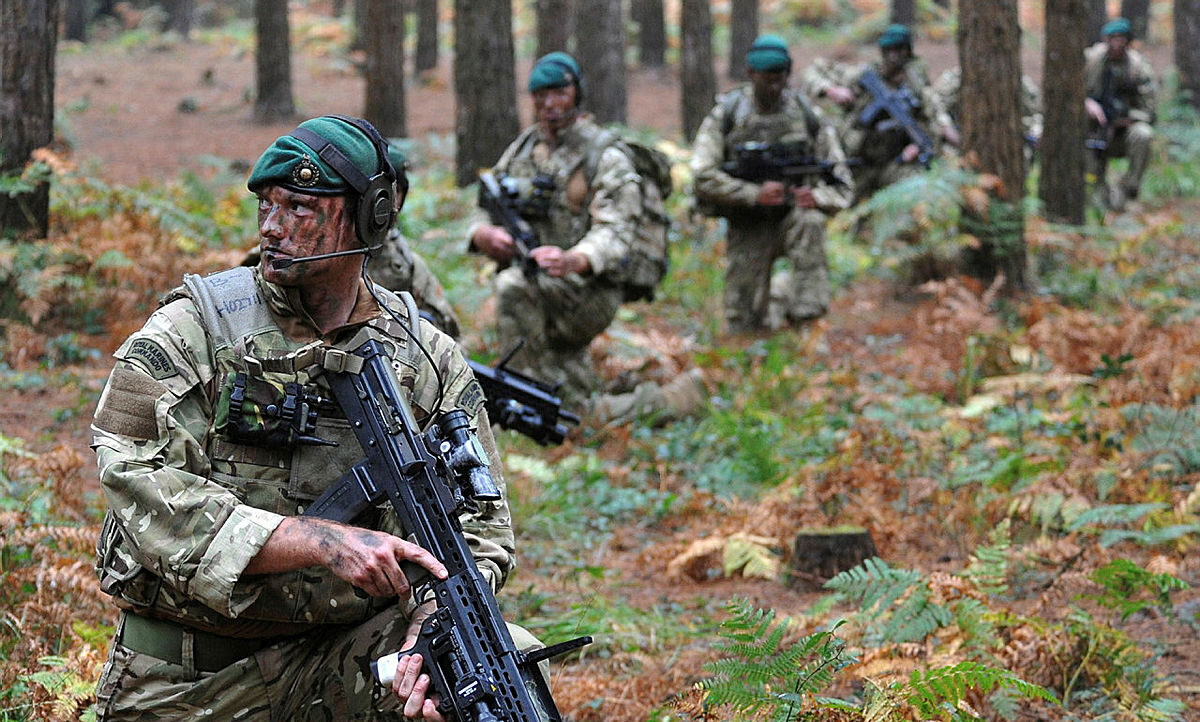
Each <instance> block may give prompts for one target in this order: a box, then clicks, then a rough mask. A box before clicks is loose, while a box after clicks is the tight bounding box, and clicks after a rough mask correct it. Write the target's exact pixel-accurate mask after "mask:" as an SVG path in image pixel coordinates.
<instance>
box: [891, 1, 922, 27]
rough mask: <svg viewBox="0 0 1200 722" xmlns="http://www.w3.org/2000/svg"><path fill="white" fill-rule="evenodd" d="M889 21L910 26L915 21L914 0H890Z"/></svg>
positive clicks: (915, 9) (915, 8)
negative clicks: (890, 12)
mask: <svg viewBox="0 0 1200 722" xmlns="http://www.w3.org/2000/svg"><path fill="white" fill-rule="evenodd" d="M891 22H893V23H900V24H901V25H907V26H909V27H910V28H911V27H912V26H913V25H914V24H916V22H917V1H916V0H892V14H891Z"/></svg>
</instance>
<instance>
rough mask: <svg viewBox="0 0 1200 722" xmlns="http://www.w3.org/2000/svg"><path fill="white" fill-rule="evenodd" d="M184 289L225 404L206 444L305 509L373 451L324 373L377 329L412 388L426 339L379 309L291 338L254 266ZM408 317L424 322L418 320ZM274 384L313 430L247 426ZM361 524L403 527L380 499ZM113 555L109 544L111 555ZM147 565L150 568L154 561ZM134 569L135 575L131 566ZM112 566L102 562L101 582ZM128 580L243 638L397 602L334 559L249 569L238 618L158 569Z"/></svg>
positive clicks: (260, 489)
mask: <svg viewBox="0 0 1200 722" xmlns="http://www.w3.org/2000/svg"><path fill="white" fill-rule="evenodd" d="M376 289H377V293H378V294H379V296H380V298H381V299H382V300H383V302H384V303H387V304H388V306H389V307H390V308H392V309H393V310H396V311H397V312H398V313H400V314H404V316H402V317H407V318H415V316H409V315H408V314H409V310H408V309H410V308H415V304H411V303H408V302H407V300H402V299H401V298H400V297H399V296H397V295H396V294H393V293H391V292H389V291H386V290H384V289H382V288H379V287H376ZM180 298H190V299H191V300H192V302H193V303H194V304H195V305H196V308H197V309H198V310H199V311H200V314H201V317H202V318H203V319H204V326H205V329H206V331H207V332H208V337H209V341H210V344H211V348H210V353H211V357H212V359H213V362H214V365H215V369H216V375H215V378H214V387H215V393H216V394H217V397H216V398H212V399H211V401H212V403H213V405H214V408H216V409H217V412H216V413H215V414H214V417H215V418H214V421H213V424H212V426H211V428H210V430H209V434H208V436H207V440H206V443H205V451H206V453H207V456H208V458H209V460H210V462H211V473H210V474H209V478H210V479H211V480H212V481H213V482H215V483H217V484H220V485H221V486H223V487H225V488H226V489H228V490H229V491H230V492H231V493H232V494H233V495H234V496H236V497H237V498H238V499H239V500H241V501H242V502H244V503H246V504H249V505H251V506H254V507H257V508H260V509H266V510H268V511H272V512H275V513H277V514H281V515H284V516H296V515H299V514H303V513H304V510H305V508H306V507H307V505H309V504H310V503H311V502H312V501H313V500H314V499H316V498H317V497H318V496H319V495H320V494H321V493H322V492H324V491H325V489H326V488H328V487H329V486H330V485H332V484H333V483H334V482H336V481H337V480H338V479H339V478H340V477H341V475H342V474H343V473H344V472H345V471H346V470H347V469H349V468H350V467H351V466H352V465H354V464H355V463H356V462H358V461H359V460H360V459H361V458H362V457H363V452H362V449H361V447H360V446H359V444H358V441H357V439H356V438H355V436H354V434H353V432H352V430H351V429H350V426H349V424H348V422H347V421H346V420H345V417H344V414H342V413H341V410H340V409H339V408H338V407H337V404H336V403H334V402H333V401H332V400H331V399H332V398H333V395H332V393H331V392H330V391H329V388H328V385H327V384H326V382H325V380H324V379H323V378H322V374H324V373H325V372H326V371H340V370H356V369H355V368H354V364H355V362H359V361H360V360H358V359H357V358H356V357H351V356H349V354H347V353H345V352H348V351H352V350H353V349H355V348H358V347H359V346H360V345H362V344H363V343H365V342H366V341H367V340H370V339H375V340H378V341H380V342H382V343H383V344H384V345H385V347H386V348H388V349H389V351H390V353H389V356H390V358H391V362H392V366H393V368H394V369H395V370H396V376H397V378H398V379H399V380H400V382H401V385H402V387H406V388H410V387H411V380H412V378H413V377H414V376H415V374H416V366H415V363H414V354H412V353H411V350H410V349H412V350H415V344H413V343H411V342H410V341H409V340H408V338H407V334H406V331H405V329H404V328H403V327H402V326H401V325H400V324H399V323H397V322H395V321H392V320H388V319H387V318H386V317H378V318H376V319H373V320H371V321H370V322H368V323H367V324H365V325H363V326H361V327H360V328H358V329H357V330H356V331H354V332H353V333H351V335H350V337H349V338H348V339H347V340H345V341H342V342H339V343H337V344H335V345H334V346H332V347H330V346H328V345H323V344H320V343H319V342H318V343H311V344H307V345H302V344H300V343H297V342H295V341H291V340H289V339H288V338H287V337H286V336H285V334H284V333H283V330H282V329H281V328H280V327H279V324H278V323H277V322H276V321H275V320H274V318H273V317H272V315H271V313H270V311H269V308H268V305H267V301H266V299H265V298H264V297H263V295H262V292H261V291H260V289H259V287H258V283H257V280H256V277H255V275H254V273H253V272H252V270H251V269H249V268H245V267H239V268H234V269H230V270H227V271H223V272H220V273H217V274H213V275H210V276H206V277H200V276H196V275H191V274H188V275H185V277H184V286H183V288H181V289H177V290H176V291H175V292H173V293H172V294H171V295H170V296H168V298H167V300H166V301H164V303H167V302H170V301H172V300H174V299H180ZM399 309H404V310H402V311H401V310H399ZM409 323H410V324H411V325H410V330H411V331H412V332H413V333H416V332H417V331H416V324H415V323H414V322H413V321H410V322H409ZM405 367H407V368H405ZM406 381H407V382H409V383H405V382H406ZM239 386H240V387H241V391H239V390H238V388H239ZM272 390H276V391H278V392H279V397H278V398H277V399H275V401H276V402H284V401H286V398H287V393H288V391H291V392H292V393H293V394H295V396H294V398H301V399H303V400H304V402H305V403H306V404H307V405H308V406H307V408H306V409H304V411H306V412H309V416H308V417H306V418H307V420H308V421H309V423H308V424H306V428H305V429H304V433H303V434H302V436H304V437H305V439H303V440H299V439H292V440H291V443H282V444H281V443H277V441H271V442H266V443H264V441H263V440H262V439H261V438H257V437H255V436H254V434H253V433H247V432H246V428H247V427H249V428H250V429H251V430H253V429H254V428H255V426H256V422H257V424H258V426H260V427H261V425H262V421H263V419H262V415H256V414H255V410H256V409H258V408H260V407H262V406H263V405H269V404H270V403H271V402H272V399H270V398H268V397H269V396H270V394H271V392H272ZM231 395H232V396H234V399H233V401H232V402H231V400H230V398H229V397H230V396H231ZM243 397H245V398H247V399H249V398H250V397H254V398H253V403H252V404H251V403H246V402H245V401H243ZM222 406H225V407H227V408H228V412H227V414H226V417H233V416H237V415H238V414H239V413H240V414H242V415H250V416H254V417H255V418H250V419H246V420H245V421H246V422H247V423H244V424H242V425H241V426H242V428H241V429H240V430H237V431H235V430H233V427H234V426H236V424H231V423H228V422H229V419H228V418H225V419H224V421H225V422H226V423H225V424H224V425H223V426H222V423H221V416H222V413H221V407H222ZM355 523H356V524H358V525H360V526H364V527H369V528H373V529H379V530H382V531H388V532H391V533H394V534H397V535H401V536H402V535H403V534H402V530H400V529H399V528H398V523H397V521H396V519H395V516H394V514H393V513H392V512H391V511H390V509H389V508H377V509H372V510H369V511H368V512H366V513H365V514H364V515H363V516H362V517H360V518H359V519H357V520H356V521H355ZM105 536H107V535H105ZM112 556H113V555H112V553H111V551H110V553H109V554H105V555H104V558H105V559H106V560H107V559H109V558H111V557H112ZM117 556H119V554H118V555H117ZM141 574H142V575H150V573H149V572H148V571H145V570H143V571H142V572H141ZM124 576H126V577H131V576H135V575H130V574H129V573H128V570H126V572H125V574H124ZM150 576H151V577H153V575H150ZM103 577H104V573H103V571H102V585H103ZM129 581H130V582H131V583H129V584H123V585H121V588H120V589H118V590H116V591H117V592H118V594H117V595H116V596H117V599H118V603H119V604H120V605H121V606H123V607H124V608H127V609H129V608H132V609H134V610H135V611H139V612H143V613H148V614H151V615H152V616H159V617H165V618H169V619H176V620H178V621H181V622H184V623H187V624H190V625H192V626H195V627H198V628H202V629H209V630H212V631H215V632H217V633H220V634H225V635H228V636H238V637H270V636H278V635H283V634H293V633H301V632H304V631H306V630H308V629H310V628H311V627H312V626H314V625H318V624H352V623H357V622H361V621H364V620H365V619H367V618H369V617H370V616H372V615H373V614H374V613H376V612H377V611H378V610H379V609H380V608H382V607H384V606H387V605H388V604H391V603H394V601H395V600H394V599H383V600H377V599H372V598H369V597H366V595H363V594H361V592H359V593H356V591H355V589H354V588H353V587H352V586H351V585H350V584H348V583H347V582H344V581H342V580H341V579H339V578H338V577H337V576H335V575H334V574H333V573H332V572H331V571H329V570H328V569H325V568H322V567H307V568H305V569H301V570H297V571H294V572H285V573H277V574H267V575H261V576H253V577H246V578H244V579H242V580H239V581H238V583H237V584H238V586H239V587H243V585H245V589H246V591H248V592H250V593H251V594H253V595H254V598H255V601H254V602H252V603H251V605H250V606H249V607H247V608H246V609H245V610H244V611H243V612H241V614H239V616H238V617H237V619H230V618H228V617H226V616H224V615H222V614H220V613H218V612H216V611H214V610H212V609H210V608H208V607H206V606H204V605H202V604H200V603H198V602H196V601H194V600H193V599H191V598H190V597H188V596H186V595H184V594H182V593H180V592H179V591H177V590H173V589H170V588H169V587H167V586H166V585H161V584H157V583H156V581H157V578H152V579H145V578H142V579H138V578H131V579H129ZM106 591H108V590H106Z"/></svg>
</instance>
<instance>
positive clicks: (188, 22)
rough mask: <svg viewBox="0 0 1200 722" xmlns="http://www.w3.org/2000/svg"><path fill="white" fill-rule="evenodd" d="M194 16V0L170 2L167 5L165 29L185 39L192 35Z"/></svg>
mask: <svg viewBox="0 0 1200 722" xmlns="http://www.w3.org/2000/svg"><path fill="white" fill-rule="evenodd" d="M195 14H196V3H195V0H170V2H169V3H167V29H168V30H174V31H175V32H177V33H179V34H180V35H181V36H183V37H184V38H187V37H188V36H190V35H191V33H192V17H193V16H195Z"/></svg>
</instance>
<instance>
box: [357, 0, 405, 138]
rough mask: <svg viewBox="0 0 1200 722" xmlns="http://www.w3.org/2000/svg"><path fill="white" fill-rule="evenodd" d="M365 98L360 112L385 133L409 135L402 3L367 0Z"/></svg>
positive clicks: (389, 0) (386, 134) (393, 0)
mask: <svg viewBox="0 0 1200 722" xmlns="http://www.w3.org/2000/svg"><path fill="white" fill-rule="evenodd" d="M366 3H367V36H366V37H365V38H363V45H364V50H366V56H367V58H366V73H365V75H366V81H367V100H366V109H365V110H364V111H363V116H364V117H365V118H366V119H367V120H369V121H371V123H372V124H373V125H374V126H375V127H376V128H378V129H379V132H380V133H382V134H383V135H384V136H385V137H386V136H400V137H403V136H405V135H408V131H407V126H406V124H405V108H404V5H403V4H401V3H398V2H396V1H395V0H366Z"/></svg>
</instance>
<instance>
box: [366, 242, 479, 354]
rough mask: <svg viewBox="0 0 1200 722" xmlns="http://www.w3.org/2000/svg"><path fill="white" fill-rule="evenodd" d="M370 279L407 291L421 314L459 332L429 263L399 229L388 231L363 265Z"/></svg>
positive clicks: (450, 331) (452, 332)
mask: <svg viewBox="0 0 1200 722" xmlns="http://www.w3.org/2000/svg"><path fill="white" fill-rule="evenodd" d="M367 268H368V270H369V271H370V274H371V279H372V280H374V281H375V282H376V283H378V284H379V285H381V286H383V287H384V288H386V289H388V290H390V291H393V292H397V293H398V292H400V291H408V292H409V293H411V294H412V295H413V298H415V299H416V300H417V306H418V307H420V309H421V313H422V315H424V314H426V313H427V314H429V318H430V320H431V321H433V325H435V326H437V327H438V329H439V330H441V331H445V332H446V333H447V334H449V335H450V336H451V337H454V338H457V337H458V333H459V327H458V314H456V313H455V312H454V307H453V306H451V305H450V301H449V300H447V299H446V291H445V289H444V288H442V284H441V282H440V281H438V279H437V276H435V275H434V274H433V271H431V270H429V264H428V263H426V262H425V259H424V258H421V257H420V256H419V255H417V254H416V253H413V250H412V248H411V247H410V246H409V244H408V240H407V239H406V238H405V237H404V234H402V233H401V232H400V231H399V230H397V229H395V228H393V229H392V230H391V231H389V232H388V235H387V240H386V241H384V243H383V247H382V248H380V249H379V251H378V252H377V253H376V254H375V256H374V257H373V258H372V259H371V263H370V265H369V266H368V267H367Z"/></svg>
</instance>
